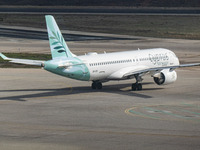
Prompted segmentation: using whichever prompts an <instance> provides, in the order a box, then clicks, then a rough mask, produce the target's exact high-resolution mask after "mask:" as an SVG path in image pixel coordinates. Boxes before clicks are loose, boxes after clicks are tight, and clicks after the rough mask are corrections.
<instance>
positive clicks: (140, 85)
mask: <svg viewBox="0 0 200 150" xmlns="http://www.w3.org/2000/svg"><path fill="white" fill-rule="evenodd" d="M137 90H138V91H141V90H142V84H141V83H138V85H137Z"/></svg>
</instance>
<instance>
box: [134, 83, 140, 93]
mask: <svg viewBox="0 0 200 150" xmlns="http://www.w3.org/2000/svg"><path fill="white" fill-rule="evenodd" d="M141 90H142V84H141V83H134V84H132V91H141Z"/></svg>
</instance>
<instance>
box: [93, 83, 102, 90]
mask: <svg viewBox="0 0 200 150" xmlns="http://www.w3.org/2000/svg"><path fill="white" fill-rule="evenodd" d="M92 89H102V83H101V82H93V83H92Z"/></svg>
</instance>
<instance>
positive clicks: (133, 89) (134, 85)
mask: <svg viewBox="0 0 200 150" xmlns="http://www.w3.org/2000/svg"><path fill="white" fill-rule="evenodd" d="M136 90H137V86H136V84H135V83H134V84H132V91H136Z"/></svg>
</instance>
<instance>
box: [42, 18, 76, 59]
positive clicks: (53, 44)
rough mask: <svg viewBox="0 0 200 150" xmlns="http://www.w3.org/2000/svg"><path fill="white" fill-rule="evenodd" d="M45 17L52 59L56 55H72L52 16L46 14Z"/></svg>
mask: <svg viewBox="0 0 200 150" xmlns="http://www.w3.org/2000/svg"><path fill="white" fill-rule="evenodd" d="M45 18H46V25H47V31H48V37H49V44H50V48H51V55H52V59H54V58H56V57H74V56H75V55H74V54H73V53H72V52H71V51H70V50H69V48H68V46H67V44H66V42H65V40H64V38H63V36H62V34H61V32H60V30H59V28H58V25H57V23H56V21H55V19H54V17H53V16H51V15H46V16H45Z"/></svg>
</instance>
